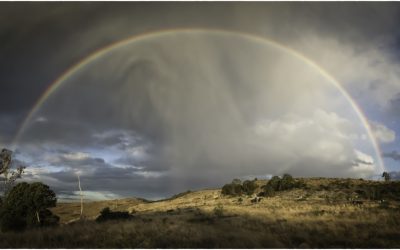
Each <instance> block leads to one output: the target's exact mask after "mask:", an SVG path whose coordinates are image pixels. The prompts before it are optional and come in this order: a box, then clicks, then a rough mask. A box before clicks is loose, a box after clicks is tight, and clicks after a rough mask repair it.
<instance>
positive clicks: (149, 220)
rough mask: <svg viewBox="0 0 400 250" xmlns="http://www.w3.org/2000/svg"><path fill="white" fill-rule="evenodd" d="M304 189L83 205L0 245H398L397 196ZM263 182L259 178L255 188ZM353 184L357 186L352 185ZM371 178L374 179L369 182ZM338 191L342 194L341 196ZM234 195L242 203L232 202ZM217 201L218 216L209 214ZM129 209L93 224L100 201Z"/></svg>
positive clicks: (312, 182) (315, 183)
mask: <svg viewBox="0 0 400 250" xmlns="http://www.w3.org/2000/svg"><path fill="white" fill-rule="evenodd" d="M305 181H306V182H307V188H305V189H294V190H290V191H283V192H279V193H278V194H277V195H276V196H274V197H270V198H263V199H262V200H261V202H260V203H257V204H254V203H251V198H252V197H250V196H241V197H230V196H222V195H221V191H220V190H219V189H214V190H201V191H196V192H190V193H187V194H185V195H183V196H180V197H178V198H175V199H169V200H163V201H158V202H145V201H141V200H137V199H125V200H119V201H102V202H92V203H85V209H84V213H85V215H86V216H87V218H88V219H89V220H87V221H85V222H78V223H74V224H69V225H63V226H60V227H57V228H51V229H49V228H47V229H46V228H44V229H36V230H30V231H26V232H24V233H19V234H18V233H7V234H0V237H1V238H2V240H1V241H0V247H1V248H8V247H11V248H12V247H20V248H43V247H44V248H87V247H88V248H270V247H273V248H303V247H304V248H399V247H400V202H399V200H398V199H397V200H395V199H392V200H390V201H389V203H388V204H386V206H384V207H383V206H382V205H381V204H380V203H379V202H378V201H369V200H363V204H361V205H357V206H356V205H353V204H351V202H349V201H348V200H346V198H345V195H349V191H348V190H346V189H334V190H325V189H323V188H322V189H321V188H318V187H320V186H321V185H331V186H332V185H334V184H335V185H336V184H337V185H339V186H340V185H342V184H343V183H344V184H343V185H347V184H346V183H349V182H350V184H351V185H358V184H360V183H361V184H362V183H364V184H365V183H369V182H367V181H361V180H340V179H317V178H315V179H307V180H305ZM265 183H266V182H265V181H259V184H260V186H261V185H263V184H265ZM357 183H358V184H357ZM371 183H372V184H373V182H371ZM341 193H343V194H341ZM239 198H241V199H242V201H239ZM218 205H221V206H222V207H223V215H222V216H221V215H219V216H217V215H216V214H214V209H215V207H217V206H218ZM107 206H108V207H110V208H111V210H113V211H129V212H131V213H132V214H133V216H134V217H133V219H131V220H124V221H110V222H106V223H96V222H94V221H92V220H91V219H93V218H95V217H96V216H97V215H98V214H99V211H100V210H101V209H102V208H104V207H107ZM53 211H54V212H55V213H56V214H58V215H59V216H60V217H61V220H62V222H67V221H70V220H72V219H76V218H78V217H79V204H78V203H76V204H74V203H72V204H71V203H69V204H67V203H63V204H59V205H58V206H57V207H56V208H54V209H53Z"/></svg>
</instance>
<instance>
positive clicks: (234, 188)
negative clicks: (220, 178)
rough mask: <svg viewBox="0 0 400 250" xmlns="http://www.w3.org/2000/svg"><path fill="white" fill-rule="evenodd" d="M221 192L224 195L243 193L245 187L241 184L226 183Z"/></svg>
mask: <svg viewBox="0 0 400 250" xmlns="http://www.w3.org/2000/svg"><path fill="white" fill-rule="evenodd" d="M221 193H222V194H223V195H241V194H242V193H243V187H242V185H240V184H234V183H231V184H225V185H224V186H223V187H222V191H221Z"/></svg>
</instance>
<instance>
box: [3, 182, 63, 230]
mask: <svg viewBox="0 0 400 250" xmlns="http://www.w3.org/2000/svg"><path fill="white" fill-rule="evenodd" d="M56 202H57V199H56V195H55V193H54V192H53V191H52V190H50V188H49V186H47V185H44V184H43V183H40V182H36V183H32V184H28V183H26V182H23V183H19V184H17V185H16V186H15V187H13V188H12V189H11V190H10V192H9V193H8V194H7V196H6V197H5V199H4V204H3V206H2V207H1V211H0V220H1V229H2V231H19V230H23V229H25V228H26V227H38V226H48V225H56V224H58V221H59V217H58V216H55V215H53V214H52V213H51V211H50V210H48V209H47V208H49V207H54V206H55V205H56Z"/></svg>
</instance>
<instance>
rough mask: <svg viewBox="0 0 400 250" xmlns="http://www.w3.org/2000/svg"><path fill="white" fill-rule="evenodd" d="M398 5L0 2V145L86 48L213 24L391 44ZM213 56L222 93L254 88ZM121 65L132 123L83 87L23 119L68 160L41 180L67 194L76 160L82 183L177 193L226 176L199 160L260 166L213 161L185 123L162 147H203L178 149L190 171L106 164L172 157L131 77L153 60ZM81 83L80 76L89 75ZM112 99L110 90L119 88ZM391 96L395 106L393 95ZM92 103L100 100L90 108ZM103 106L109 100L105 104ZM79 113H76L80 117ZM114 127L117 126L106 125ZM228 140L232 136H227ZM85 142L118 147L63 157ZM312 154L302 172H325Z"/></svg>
mask: <svg viewBox="0 0 400 250" xmlns="http://www.w3.org/2000/svg"><path fill="white" fill-rule="evenodd" d="M398 6H399V5H398V4H397V3H342V2H341V3H292V2H291V3H284V2H282V3H255V2H251V3H206V2H193V3H187V2H186V3H176V2H175V3H160V2H158V3H151V2H147V3H134V2H132V3H121V2H119V3H83V2H81V3H63V2H58V3H11V2H7V3H4V2H3V3H0V41H1V46H0V57H1V58H2V60H0V84H1V91H0V144H3V145H6V144H7V143H9V142H10V141H11V140H12V138H13V135H14V134H15V132H16V131H17V129H18V127H19V124H20V122H22V120H23V118H24V116H25V115H26V113H27V112H28V111H29V110H30V109H31V107H32V106H33V104H34V103H35V101H36V100H37V99H38V97H39V96H40V95H41V93H43V91H44V90H45V89H46V88H47V87H48V85H49V84H50V83H51V82H52V81H54V79H56V78H57V77H58V76H59V75H60V74H61V73H62V72H64V71H65V70H66V69H68V68H69V67H70V66H71V65H74V64H75V63H76V62H78V61H80V60H81V59H82V58H85V57H86V56H87V55H89V54H90V53H92V52H93V51H95V50H97V49H99V48H102V47H104V46H106V45H109V44H111V43H114V42H115V41H119V40H121V39H123V38H127V37H130V36H132V35H135V34H140V33H143V32H148V31H154V30H162V29H169V28H184V27H199V28H217V29H226V30H234V31H244V32H247V33H254V34H259V35H261V36H265V37H269V38H272V39H274V40H277V41H281V42H283V43H284V44H287V45H289V46H290V45H291V43H295V42H296V41H297V40H301V39H306V40H307V39H308V37H312V36H311V35H310V34H312V35H313V36H317V37H323V38H326V39H333V40H338V41H339V42H340V43H343V44H351V45H352V46H353V45H354V47H355V48H357V51H358V52H360V53H361V52H362V51H363V49H364V48H366V47H374V46H377V44H378V45H380V44H381V43H383V44H392V43H393V40H392V36H391V34H392V33H397V32H398V21H399V20H398V10H399V8H398ZM382 40H383V42H382ZM328 49H329V48H328ZM316 51H317V52H318V50H316ZM178 53H179V52H178ZM222 58H223V59H222V61H223V62H224V63H223V65H224V67H223V71H225V72H228V75H229V76H230V77H231V78H230V79H223V80H224V81H227V82H233V83H235V84H237V86H236V87H235V88H233V89H231V92H229V93H228V94H227V96H231V97H232V98H233V99H234V100H235V101H234V102H235V103H240V100H241V98H243V97H244V96H246V95H247V96H248V97H251V96H254V94H255V93H257V91H258V89H256V88H255V89H251V88H249V87H248V86H249V85H248V83H247V79H242V80H241V81H240V80H238V78H239V76H238V74H236V73H237V72H236V70H235V68H230V66H231V65H230V64H229V61H230V60H231V58H230V57H229V55H225V56H224V57H222ZM122 66H123V67H121V68H120V69H119V71H118V75H120V76H121V79H118V80H117V81H115V85H114V88H115V89H116V90H117V91H119V92H120V94H121V95H125V96H128V97H129V93H130V92H128V91H127V90H130V91H137V92H140V93H143V94H142V95H141V96H137V98H136V99H134V100H130V102H129V103H128V104H129V105H124V106H121V107H120V109H121V110H122V111H121V112H126V113H127V114H128V113H132V110H134V111H136V112H137V113H136V115H137V117H139V118H138V119H136V120H135V122H134V124H132V123H126V124H125V123H124V122H123V121H122V122H120V123H118V122H117V123H116V122H115V120H118V119H116V117H117V115H118V114H115V112H114V109H113V108H114V106H113V105H110V106H107V105H98V104H97V103H96V102H97V101H98V100H102V102H105V103H107V102H110V103H111V102H112V101H115V100H110V98H109V96H108V95H107V91H103V92H102V91H98V92H91V93H90V94H88V93H87V92H85V93H84V94H82V95H80V93H77V92H74V91H71V92H72V93H74V94H73V95H71V96H64V98H65V99H66V102H65V103H66V105H67V106H68V105H71V106H70V107H71V108H70V110H68V109H67V108H66V109H63V111H65V113H64V112H59V111H60V110H59V107H58V106H57V105H52V103H51V101H49V104H48V105H47V106H46V107H45V110H43V111H44V113H46V112H47V113H51V114H52V116H51V119H49V120H48V121H45V122H40V121H38V122H35V123H34V124H32V127H31V129H32V130H33V131H35V133H32V134H29V133H28V134H26V135H25V136H24V137H23V142H25V143H27V144H30V145H32V146H34V147H36V149H37V148H40V149H42V150H43V152H51V150H53V152H52V153H53V154H58V155H59V157H58V160H59V162H58V163H57V162H54V164H55V165H57V166H70V169H67V170H65V171H59V172H55V173H48V174H45V175H46V177H48V178H49V179H46V182H47V181H48V182H50V183H51V186H52V187H54V189H56V190H60V191H62V190H64V192H67V193H68V192H72V190H75V189H76V175H75V174H74V171H75V170H76V169H77V168H78V167H81V166H82V167H83V168H85V169H92V170H93V173H92V175H91V176H83V177H82V180H83V185H86V188H87V189H90V190H102V188H104V187H105V186H107V188H109V189H110V190H112V191H113V192H114V190H115V192H116V193H118V194H121V195H132V194H137V195H138V196H154V197H155V196H157V195H166V194H171V193H173V192H180V191H182V188H185V187H187V186H192V187H207V186H208V185H211V186H218V185H219V184H220V183H222V182H224V181H228V179H229V178H231V176H218V173H215V172H212V171H211V170H209V171H210V173H209V178H206V179H205V178H201V177H199V176H197V174H201V173H202V171H203V169H202V165H211V166H215V168H218V167H219V166H218V164H221V165H229V164H231V165H233V164H234V163H236V162H238V161H239V162H240V161H242V164H248V165H252V166H256V168H260V169H261V168H262V166H263V164H264V162H263V161H261V160H258V159H257V157H258V158H260V157H259V155H257V154H256V155H255V157H254V158H255V159H252V160H251V161H250V160H248V159H244V160H242V159H236V158H235V157H232V159H222V160H221V161H218V163H217V164H216V162H215V159H210V157H208V156H207V154H208V153H209V152H208V151H210V152H211V151H212V150H215V149H216V148H218V147H216V146H215V145H225V144H224V143H222V142H218V141H217V139H215V144H214V146H215V147H214V148H213V147H210V148H209V149H205V150H204V149H201V147H198V146H197V142H196V141H195V140H194V138H195V136H194V135H192V134H191V132H190V131H185V130H182V131H179V133H181V134H182V136H186V137H188V138H190V139H191V140H192V141H193V142H195V143H192V144H190V145H186V144H182V145H180V147H181V148H182V149H183V150H182V151H179V150H176V149H175V151H172V152H173V153H174V154H180V153H182V152H183V151H184V150H185V149H187V148H194V149H196V150H199V151H201V150H203V151H204V152H198V154H197V155H198V156H199V157H198V158H197V162H196V164H194V163H193V164H192V163H191V162H190V161H189V159H190V157H189V156H187V157H186V158H185V156H181V157H182V158H183V159H182V161H183V162H185V161H187V162H188V163H190V164H192V175H191V176H184V174H182V176H179V173H178V174H176V175H175V176H179V177H175V176H174V177H171V176H160V177H157V178H156V177H154V178H155V179H152V181H150V180H149V179H146V178H144V177H143V173H141V174H139V173H138V172H139V171H140V170H138V169H136V168H133V167H132V168H116V167H115V166H113V165H112V164H113V163H115V164H122V165H128V166H137V165H143V166H144V169H142V171H148V172H157V171H160V172H162V170H167V169H168V168H169V167H168V166H169V165H174V164H176V162H171V160H170V158H169V157H168V155H165V154H164V153H163V149H164V148H167V147H168V143H167V142H168V141H167V138H165V137H166V131H168V130H165V131H164V129H165V126H166V124H165V123H164V122H165V121H164V119H161V118H160V117H162V116H163V115H164V114H163V113H160V109H159V107H156V106H154V100H152V98H154V96H152V92H151V91H150V90H148V91H147V90H145V88H144V86H140V82H146V81H147V82H151V81H152V80H153V79H156V80H157V77H158V78H162V77H163V76H162V75H161V76H160V75H157V73H158V72H159V71H160V68H157V65H152V64H151V63H149V61H146V60H136V61H135V60H132V61H131V62H130V63H128V64H125V65H122ZM129 77H131V78H129ZM122 78H129V79H128V80H129V81H136V82H138V84H137V85H135V88H134V89H131V87H130V88H127V86H126V85H124V84H127V83H128V82H129V81H128V80H127V79H125V80H124V79H122ZM83 83H85V84H90V79H88V81H83V82H82V84H83ZM118 83H119V84H120V85H118ZM66 88H68V86H67V87H66ZM88 89H89V90H91V89H90V88H88ZM64 93H65V92H64ZM115 98H120V96H118V97H115ZM125 99H127V98H125ZM399 99H400V98H399ZM68 100H69V101H68ZM59 101H60V100H55V102H54V103H57V102H59ZM69 102H71V104H70V103H69ZM392 103H393V105H392V106H393V107H395V106H396V105H397V99H396V100H393V102H392ZM96 106H102V107H105V108H104V109H102V110H97V111H95V112H94V111H93V110H96V109H95V107H96ZM238 106H239V107H240V108H241V112H242V113H243V117H244V120H245V121H246V122H249V121H254V120H255V119H256V118H257V117H255V114H257V113H261V109H262V105H259V103H252V104H248V103H246V102H242V103H240V105H238ZM397 106H399V105H397ZM107 107H112V108H110V109H107ZM178 110H179V109H178ZM182 110H184V109H182ZM396 110H400V109H396ZM176 112H179V111H176ZM82 117H84V118H85V119H84V121H83V119H81V118H82ZM218 119H219V118H218V117H212V119H210V122H212V121H214V122H215V124H217V121H220V120H218ZM215 124H214V125H215ZM283 125H285V124H283ZM289 125H290V124H289ZM194 126H195V124H194ZM115 128H117V129H120V130H122V131H123V132H115V131H113V129H115ZM132 128H133V129H132ZM60 131H62V132H60ZM124 131H125V132H124ZM126 131H128V132H126ZM138 134H140V135H141V137H140V136H138ZM283 134H284V133H283ZM196 136H198V135H196ZM199 137H200V138H201V136H199ZM216 138H218V136H216ZM60 140H62V141H63V142H64V143H65V145H66V146H65V148H63V149H61V148H58V147H57V142H58V141H60ZM201 140H202V139H200V142H199V143H201ZM233 141H234V139H232V140H231V142H233ZM227 144H228V145H227V146H226V149H225V150H223V151H222V154H221V158H223V157H224V156H225V155H228V153H227V152H229V150H233V151H235V150H238V151H239V150H242V148H241V147H237V148H235V147H234V146H232V145H229V142H228V143H227ZM137 146H144V147H145V152H147V153H148V154H149V155H152V156H153V158H152V159H140V158H138V157H134V156H132V155H130V153H131V151H130V150H132V148H134V147H137ZM88 147H93V148H96V149H99V148H110V151H111V148H113V149H114V148H116V150H119V151H118V153H120V152H125V155H124V156H121V157H119V158H117V159H116V160H115V162H110V161H107V160H105V159H103V158H100V157H95V156H92V155H89V156H88V157H87V158H83V159H75V160H74V159H72V158H71V157H70V158H68V156H67V157H66V156H65V155H68V154H70V153H73V152H74V150H73V149H74V148H75V149H76V150H75V151H79V150H80V149H82V148H88ZM32 152H33V151H32ZM109 153H110V154H113V153H115V152H114V151H112V152H109ZM60 155H61V156H60ZM37 158H38V160H40V158H42V156H41V155H37ZM313 161H314V163H315V160H312V159H305V160H303V162H301V163H299V165H300V166H303V167H302V168H303V169H304V168H306V169H308V170H307V173H314V174H316V175H324V173H325V174H326V172H324V170H323V169H314V168H313V167H314V165H313V164H311V162H313ZM318 163H319V164H321V165H326V164H327V163H329V161H318ZM357 163H360V164H361V163H363V164H366V163H367V162H361V160H360V161H359V162H357ZM349 164H351V163H349ZM307 166H309V167H307ZM335 167H336V168H335V169H336V170H335V171H338V169H339V170H340V167H341V166H335ZM292 170H293V171H296V170H294V169H292ZM244 172H245V171H244ZM185 174H187V173H186V172H185ZM243 174H248V173H243ZM295 174H298V175H303V174H304V172H299V173H295ZM328 174H333V173H328ZM152 178H153V177H152ZM153 180H156V181H153ZM174 183H181V184H179V185H178V184H176V185H177V186H174V185H172V184H174ZM168 185H169V186H170V188H169V189H168V190H166V189H165V187H166V186H168ZM65 190H69V191H65ZM146 192H147V193H146Z"/></svg>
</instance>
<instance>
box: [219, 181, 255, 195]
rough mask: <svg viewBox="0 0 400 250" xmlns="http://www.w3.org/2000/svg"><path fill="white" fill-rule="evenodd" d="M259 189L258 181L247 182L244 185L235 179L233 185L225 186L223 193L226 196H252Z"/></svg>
mask: <svg viewBox="0 0 400 250" xmlns="http://www.w3.org/2000/svg"><path fill="white" fill-rule="evenodd" d="M257 187H258V185H257V184H256V180H253V181H250V180H246V181H244V182H243V184H242V182H241V180H239V179H234V180H233V181H232V183H229V184H225V185H224V186H223V187H222V191H221V192H222V194H224V195H242V194H247V195H252V194H253V193H254V191H255V190H256V189H257Z"/></svg>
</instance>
